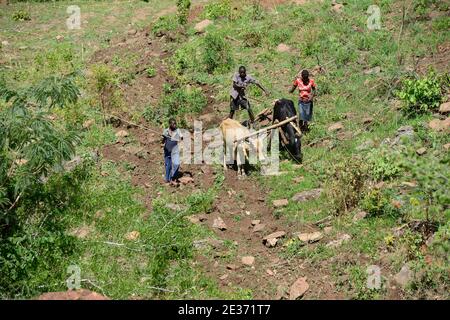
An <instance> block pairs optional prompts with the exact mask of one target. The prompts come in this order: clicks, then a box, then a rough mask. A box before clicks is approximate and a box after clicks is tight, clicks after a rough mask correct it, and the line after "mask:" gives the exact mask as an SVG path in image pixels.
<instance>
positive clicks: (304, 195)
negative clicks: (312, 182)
mask: <svg viewBox="0 0 450 320" xmlns="http://www.w3.org/2000/svg"><path fill="white" fill-rule="evenodd" d="M321 193H322V189H320V188H318V189H311V190H307V191H302V192H299V193H296V194H295V195H294V196H293V197H292V201H295V202H304V201H308V200H312V199H316V198H318V197H319V196H320V195H321Z"/></svg>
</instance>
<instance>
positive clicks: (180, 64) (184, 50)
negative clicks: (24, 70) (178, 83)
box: [171, 42, 199, 74]
mask: <svg viewBox="0 0 450 320" xmlns="http://www.w3.org/2000/svg"><path fill="white" fill-rule="evenodd" d="M198 63H199V62H198V58H197V43H194V42H188V43H186V44H185V45H183V46H181V47H180V48H179V49H177V51H175V53H174V55H173V57H172V64H171V68H172V69H173V71H175V73H176V74H183V73H184V72H185V71H187V70H191V69H194V68H196V67H198Z"/></svg>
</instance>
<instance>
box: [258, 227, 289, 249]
mask: <svg viewBox="0 0 450 320" xmlns="http://www.w3.org/2000/svg"><path fill="white" fill-rule="evenodd" d="M285 235H286V232H284V231H277V232H274V233H271V234H269V235H268V236H265V237H264V238H263V244H265V245H266V247H269V248H272V247H275V246H276V245H277V242H278V239H279V238H283V237H284V236H285Z"/></svg>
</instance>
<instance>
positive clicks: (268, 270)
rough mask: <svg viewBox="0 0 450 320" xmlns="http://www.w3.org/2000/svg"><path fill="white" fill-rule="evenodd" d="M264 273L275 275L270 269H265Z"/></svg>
mask: <svg viewBox="0 0 450 320" xmlns="http://www.w3.org/2000/svg"><path fill="white" fill-rule="evenodd" d="M266 273H267V274H268V275H269V276H273V275H275V273H273V271H272V270H270V269H267V270H266Z"/></svg>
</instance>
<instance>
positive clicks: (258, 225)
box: [253, 223, 266, 232]
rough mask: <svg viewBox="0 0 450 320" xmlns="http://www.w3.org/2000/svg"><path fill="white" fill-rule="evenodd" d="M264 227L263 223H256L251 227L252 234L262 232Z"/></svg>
mask: <svg viewBox="0 0 450 320" xmlns="http://www.w3.org/2000/svg"><path fill="white" fill-rule="evenodd" d="M265 227H266V225H265V224H264V223H258V224H257V225H255V226H254V227H253V232H260V231H263V230H264V228H265Z"/></svg>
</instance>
